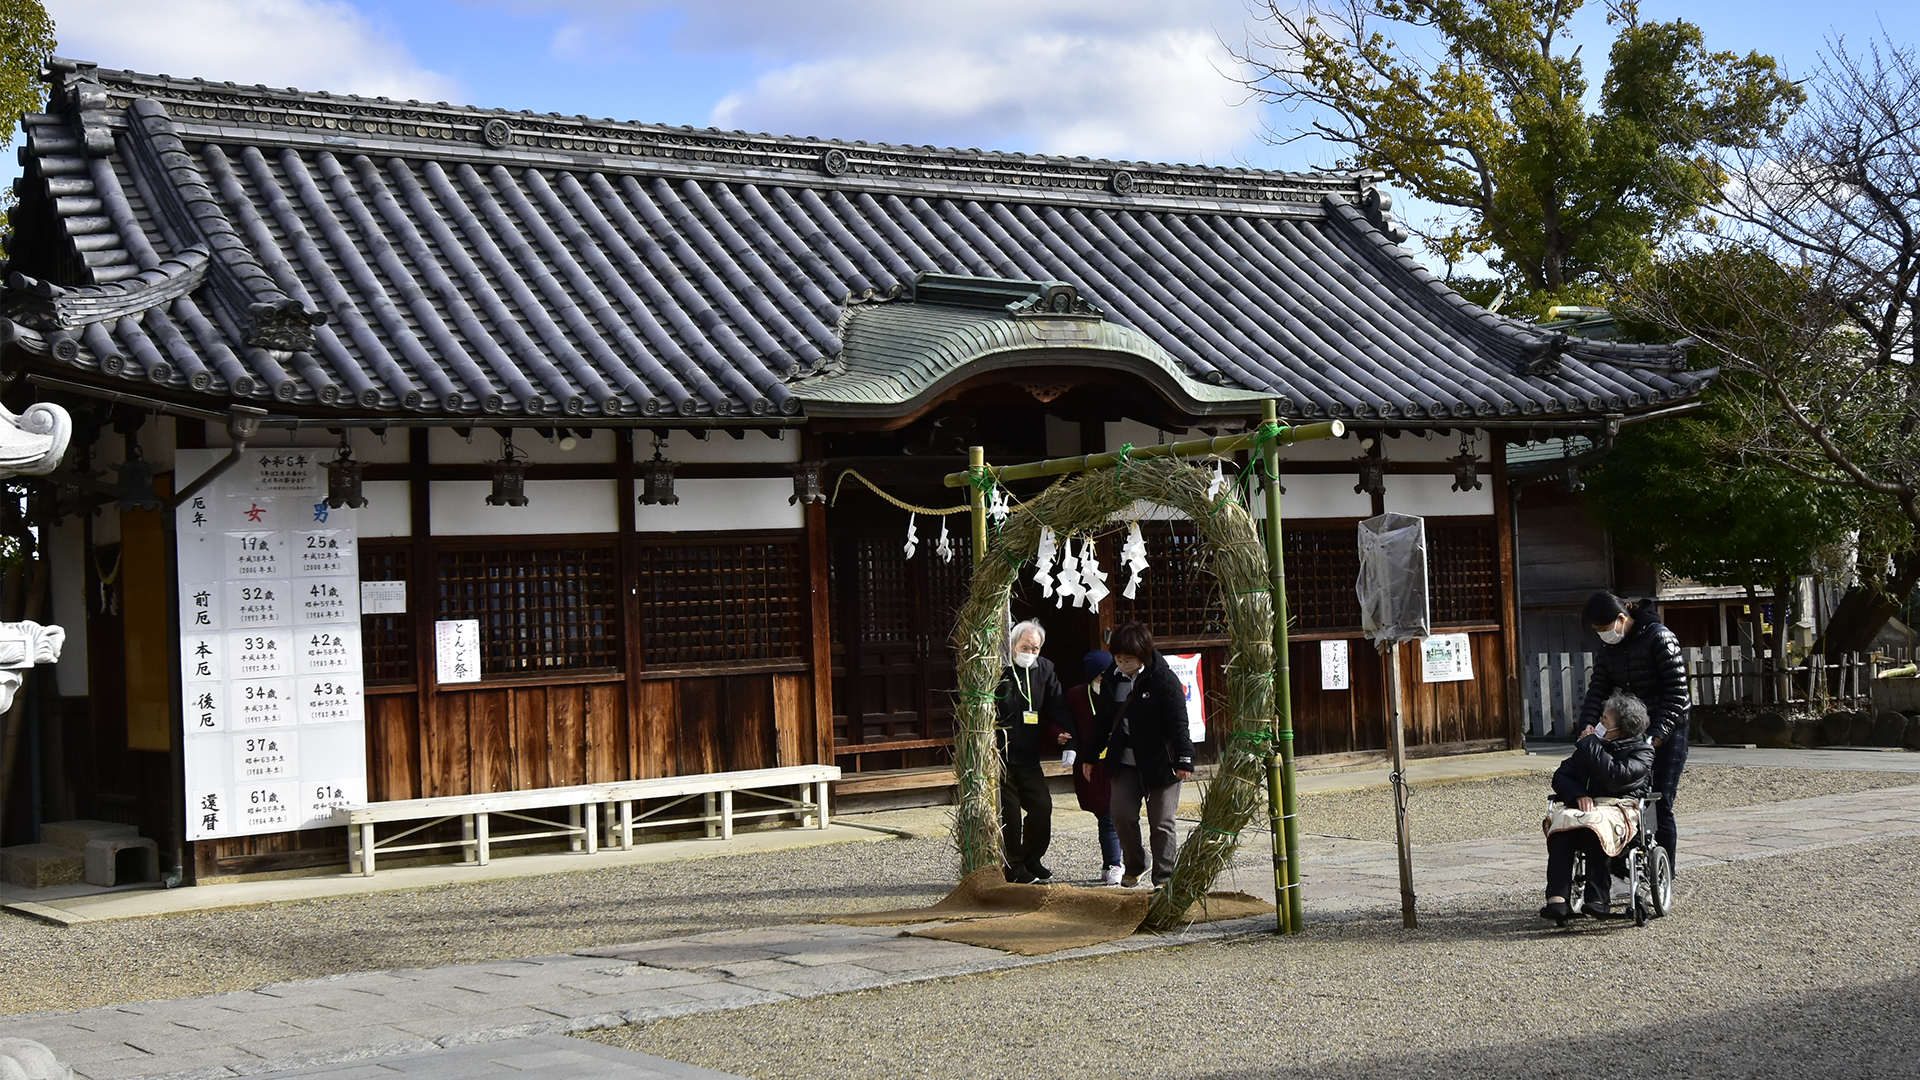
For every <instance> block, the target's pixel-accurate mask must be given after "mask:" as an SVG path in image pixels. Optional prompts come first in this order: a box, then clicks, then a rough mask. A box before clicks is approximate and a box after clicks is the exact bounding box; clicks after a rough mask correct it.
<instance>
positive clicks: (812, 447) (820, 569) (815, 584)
mask: <svg viewBox="0 0 1920 1080" xmlns="http://www.w3.org/2000/svg"><path fill="white" fill-rule="evenodd" d="M821 449H822V448H821V446H820V438H819V436H817V435H814V434H812V433H804V434H802V435H801V437H800V456H801V458H802V459H803V460H806V461H819V460H820V458H821V456H822V455H821ZM820 481H821V487H822V489H823V490H824V489H825V487H826V474H825V468H824V466H823V467H822V471H821V477H820ZM805 510H806V515H807V598H808V601H809V607H808V613H809V618H808V621H807V625H808V627H809V628H810V629H811V630H812V633H813V655H812V659H813V733H814V754H815V755H816V758H815V763H816V764H820V765H831V764H833V605H832V604H831V602H830V600H831V597H830V595H829V593H828V592H827V589H828V586H829V584H830V582H831V580H832V578H831V575H830V574H829V573H828V571H829V568H830V564H829V563H828V561H827V560H828V548H827V507H826V504H825V503H808V504H806V506H805ZM847 675H848V677H849V678H851V677H852V675H853V672H852V670H851V669H849V670H848V672H847ZM847 692H848V694H849V695H851V694H852V693H853V686H852V684H851V683H849V684H848V687H847ZM848 723H849V727H851V723H852V720H851V718H849V720H848ZM852 734H853V733H852V731H851V730H849V731H848V737H849V738H851V737H852ZM781 764H783V765H784V764H787V763H786V762H782V763H781ZM793 764H796V765H797V764H801V763H800V762H793ZM822 805H824V803H823V804H822Z"/></svg>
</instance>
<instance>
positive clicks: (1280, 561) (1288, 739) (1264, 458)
mask: <svg viewBox="0 0 1920 1080" xmlns="http://www.w3.org/2000/svg"><path fill="white" fill-rule="evenodd" d="M1260 414H1261V419H1262V421H1264V422H1265V423H1268V424H1272V423H1278V419H1279V418H1278V413H1277V412H1276V411H1275V407H1274V403H1273V402H1271V401H1268V402H1266V403H1264V404H1263V405H1262V406H1261V410H1260ZM1260 457H1261V461H1260V464H1261V469H1262V471H1263V472H1264V473H1265V475H1264V476H1263V477H1262V481H1263V486H1264V488H1265V495H1266V499H1267V527H1266V531H1265V538H1266V546H1267V588H1268V590H1269V594H1270V595H1271V596H1272V597H1273V734H1274V741H1275V742H1277V743H1278V744H1279V751H1280V752H1279V754H1278V756H1277V760H1276V758H1275V757H1274V756H1269V757H1268V759H1267V772H1268V776H1269V779H1268V783H1267V798H1268V801H1269V804H1271V802H1272V799H1273V796H1274V795H1275V794H1278V795H1279V796H1280V814H1279V817H1280V820H1279V821H1278V822H1277V823H1276V824H1277V825H1278V828H1276V829H1275V830H1274V835H1273V845H1274V851H1273V863H1274V866H1273V869H1274V877H1275V881H1274V889H1275V900H1276V901H1277V902H1276V903H1275V904H1274V907H1276V908H1277V909H1279V919H1278V927H1279V929H1280V931H1281V932H1282V933H1286V934H1297V933H1299V932H1300V929H1301V918H1302V914H1301V904H1300V818H1299V802H1298V797H1297V795H1296V793H1295V791H1294V784H1293V677H1292V664H1291V662H1290V660H1289V657H1288V649H1287V564H1286V552H1285V549H1284V548H1283V547H1282V546H1281V541H1280V446H1279V443H1278V442H1277V441H1273V440H1270V441H1268V442H1266V443H1264V444H1262V446H1261V448H1260ZM1275 766H1278V769H1277V771H1278V772H1279V774H1280V775H1279V782H1278V784H1277V785H1276V784H1275V783H1274V782H1273V779H1272V774H1273V773H1274V772H1275V771H1276V769H1275ZM1276 787H1277V788H1278V791H1277V792H1276V791H1275V788H1276Z"/></svg>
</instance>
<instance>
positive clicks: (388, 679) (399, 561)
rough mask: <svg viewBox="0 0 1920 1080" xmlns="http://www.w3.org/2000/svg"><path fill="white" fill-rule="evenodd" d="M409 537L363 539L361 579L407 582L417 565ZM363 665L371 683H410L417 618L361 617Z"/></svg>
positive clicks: (399, 616) (361, 542)
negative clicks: (406, 538)
mask: <svg viewBox="0 0 1920 1080" xmlns="http://www.w3.org/2000/svg"><path fill="white" fill-rule="evenodd" d="M411 543H412V542H411V541H409V540H398V541H384V542H383V541H380V540H362V541H360V580H361V581H405V580H407V573H408V570H409V568H410V567H411V566H412V564H413V552H412V551H411V550H410V549H409V545H410V544H411ZM360 642H361V664H362V670H363V671H364V672H365V675H366V680H367V684H368V685H370V686H378V685H381V684H383V683H410V682H413V681H414V675H413V619H412V618H411V617H410V616H408V615H406V614H404V613H403V614H399V615H362V616H361V617H360Z"/></svg>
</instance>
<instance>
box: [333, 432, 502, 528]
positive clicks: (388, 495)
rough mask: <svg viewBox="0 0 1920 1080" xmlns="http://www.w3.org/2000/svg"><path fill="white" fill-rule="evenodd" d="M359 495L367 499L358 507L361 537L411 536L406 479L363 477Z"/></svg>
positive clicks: (411, 509)
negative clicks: (369, 478)
mask: <svg viewBox="0 0 1920 1080" xmlns="http://www.w3.org/2000/svg"><path fill="white" fill-rule="evenodd" d="M356 453H357V451H356ZM360 494H361V495H363V496H365V497H366V500H367V505H365V506H363V507H361V508H360V525H359V528H360V535H361V536H412V535H413V504H412V501H411V500H412V497H413V495H412V487H411V485H409V484H408V483H407V482H406V481H405V480H364V481H362V482H361V484H360ZM482 497H483V498H484V497H485V496H484V495H483V496H482ZM489 509H491V507H490V508H489Z"/></svg>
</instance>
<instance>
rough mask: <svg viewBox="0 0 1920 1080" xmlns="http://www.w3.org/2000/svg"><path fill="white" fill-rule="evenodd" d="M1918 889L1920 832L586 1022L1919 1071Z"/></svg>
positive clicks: (1299, 1057)
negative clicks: (1657, 911)
mask: <svg viewBox="0 0 1920 1080" xmlns="http://www.w3.org/2000/svg"><path fill="white" fill-rule="evenodd" d="M1916 880H1920V840H1915V839H1911V838H1908V839H1901V840H1894V841H1887V842H1882V843H1877V844H1865V845H1854V846H1849V847H1842V848H1836V849H1829V850H1824V851H1816V852H1808V853H1801V854H1795V855H1791V856H1783V857H1780V858H1775V859H1765V860H1755V861H1748V862H1742V863H1736V864H1731V865H1727V866H1722V867H1715V868H1711V869H1704V870H1701V871H1699V872H1698V873H1695V874H1691V875H1688V876H1687V877H1685V878H1683V879H1682V880H1681V887H1680V892H1679V897H1678V900H1679V907H1678V909H1677V910H1676V913H1675V914H1674V915H1673V916H1671V917H1669V918H1667V919H1664V920H1661V921H1659V922H1656V923H1654V924H1652V925H1651V926H1649V927H1647V928H1645V929H1636V928H1634V927H1633V926H1632V925H1631V924H1630V923H1627V922H1624V921H1621V922H1612V923H1607V924H1601V923H1595V922H1590V921H1585V922H1582V923H1580V924H1578V925H1577V927H1576V928H1570V929H1568V930H1564V931H1561V930H1553V929H1550V928H1547V926H1546V924H1544V923H1543V922H1542V921H1541V920H1540V919H1538V918H1536V917H1533V916H1532V915H1531V914H1530V910H1529V909H1530V907H1531V906H1532V905H1535V904H1537V903H1538V902H1539V898H1538V896H1537V894H1534V893H1527V894H1524V895H1519V894H1516V895H1513V896H1510V897H1501V898H1474V899H1473V900H1470V901H1461V902H1459V903H1457V904H1454V905H1451V906H1447V907H1441V908H1437V909H1435V910H1431V911H1427V912H1423V914H1422V916H1421V928H1420V929H1419V930H1413V931H1409V930H1403V929H1401V928H1400V926H1399V925H1398V920H1397V919H1394V918H1392V917H1391V916H1387V917H1382V918H1378V919H1366V920H1353V921H1347V922H1324V923H1320V924H1315V925H1311V926H1310V927H1309V929H1308V930H1307V931H1306V932H1305V933H1304V934H1303V935H1301V936H1300V937H1298V938H1291V939H1283V938H1276V937H1273V936H1271V935H1258V936H1249V937H1246V938H1242V939H1239V940H1235V941H1228V942H1220V943H1213V944H1206V945H1194V946H1185V947H1177V948H1170V949H1166V950H1156V951H1154V952H1150V953H1134V954H1127V955H1121V956H1112V957H1106V958H1101V959H1096V960H1081V961H1066V962H1062V963H1058V964H1048V965H1043V966H1039V967H1031V968H1023V969H1016V970H1011V971H1006V972H1002V973H998V974H992V975H981V976H972V977H968V978H957V979H949V980H943V981H940V982H932V983H920V984H914V985H910V986H904V987H898V988H894V989H889V990H884V991H872V992H863V993H856V994H845V995H839V996H835V997H827V998H816V999H811V1000H806V1001H798V1002H790V1003H782V1004H778V1005H767V1006H759V1007H756V1008H753V1009H747V1010H741V1011H735V1012H729V1013H725V1014H714V1015H707V1016H696V1017H687V1018H683V1019H678V1020H662V1021H657V1022H654V1023H652V1024H648V1025H645V1026H642V1027H628V1028H621V1029H615V1030H613V1031H606V1032H599V1033H596V1034H594V1035H593V1036H590V1037H592V1038H597V1039H599V1040H600V1041H603V1042H608V1043H612V1044H614V1045H617V1046H624V1047H627V1048H629V1049H633V1050H640V1051H644V1052H647V1053H653V1054H660V1055H664V1056H667V1057H672V1058H675V1059H677V1060H681V1061H687V1062H691V1063H694V1064H697V1065H704V1066H707V1067H709V1068H714V1069H720V1070H723V1071H726V1072H730V1073H735V1074H739V1075H743V1076H748V1077H754V1078H757V1080H785V1078H792V1080H815V1078H817V1077H822V1076H832V1077H836V1078H845V1080H861V1078H866V1077H874V1078H881V1077H885V1078H893V1077H908V1076H911V1077H953V1078H967V1080H972V1078H977V1077H1012V1076H1035V1075H1046V1076H1057V1077H1068V1078H1071V1077H1089V1078H1093V1077H1099V1078H1105V1077H1109V1076H1113V1075H1116V1074H1122V1073H1124V1074H1125V1075H1128V1076H1132V1077H1183V1078H1192V1077H1206V1078H1221V1080H1225V1078H1229V1077H1232V1078H1240V1077H1245V1078H1249V1080H1252V1078H1256V1077H1258V1078H1267V1077H1272V1076H1276V1075H1286V1076H1301V1077H1326V1078H1352V1080H1378V1078H1380V1077H1401V1076H1440V1077H1462V1076H1471V1077H1475V1078H1493V1080H1508V1078H1511V1080H1554V1078H1566V1080H1591V1078H1593V1077H1603V1076H1614V1075H1621V1074H1626V1075H1636V1076H1648V1077H1668V1076H1685V1077H1689V1078H1692V1080H1716V1078H1721V1077H1726V1078H1735V1077H1739V1078H1751V1077H1776V1076H1777V1077H1795V1078H1799V1077H1809V1076H1811V1077H1830V1076H1831V1077H1839V1076H1845V1077H1850V1078H1853V1077H1861V1078H1868V1077H1871V1078H1879V1077H1888V1078H1892V1077H1899V1078H1910V1077H1912V1076H1913V1075H1914V1070H1915V1065H1914V1062H1915V1061H1916V1060H1920V1025H1916V1024H1915V1023H1914V1020H1915V1017H1916V1015H1920V1010H1916V1006H1915V1000H1916V995H1920V894H1917V893H1916V891H1915V890H1914V889H1913V888H1912V883H1913V882H1915V881H1916ZM1890 885H1891V886H1892V887H1889V886H1890ZM1653 972H1658V973H1661V977H1659V978H1657V979H1656V978H1649V977H1647V976H1646V975H1643V974H1642V973H1653Z"/></svg>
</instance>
